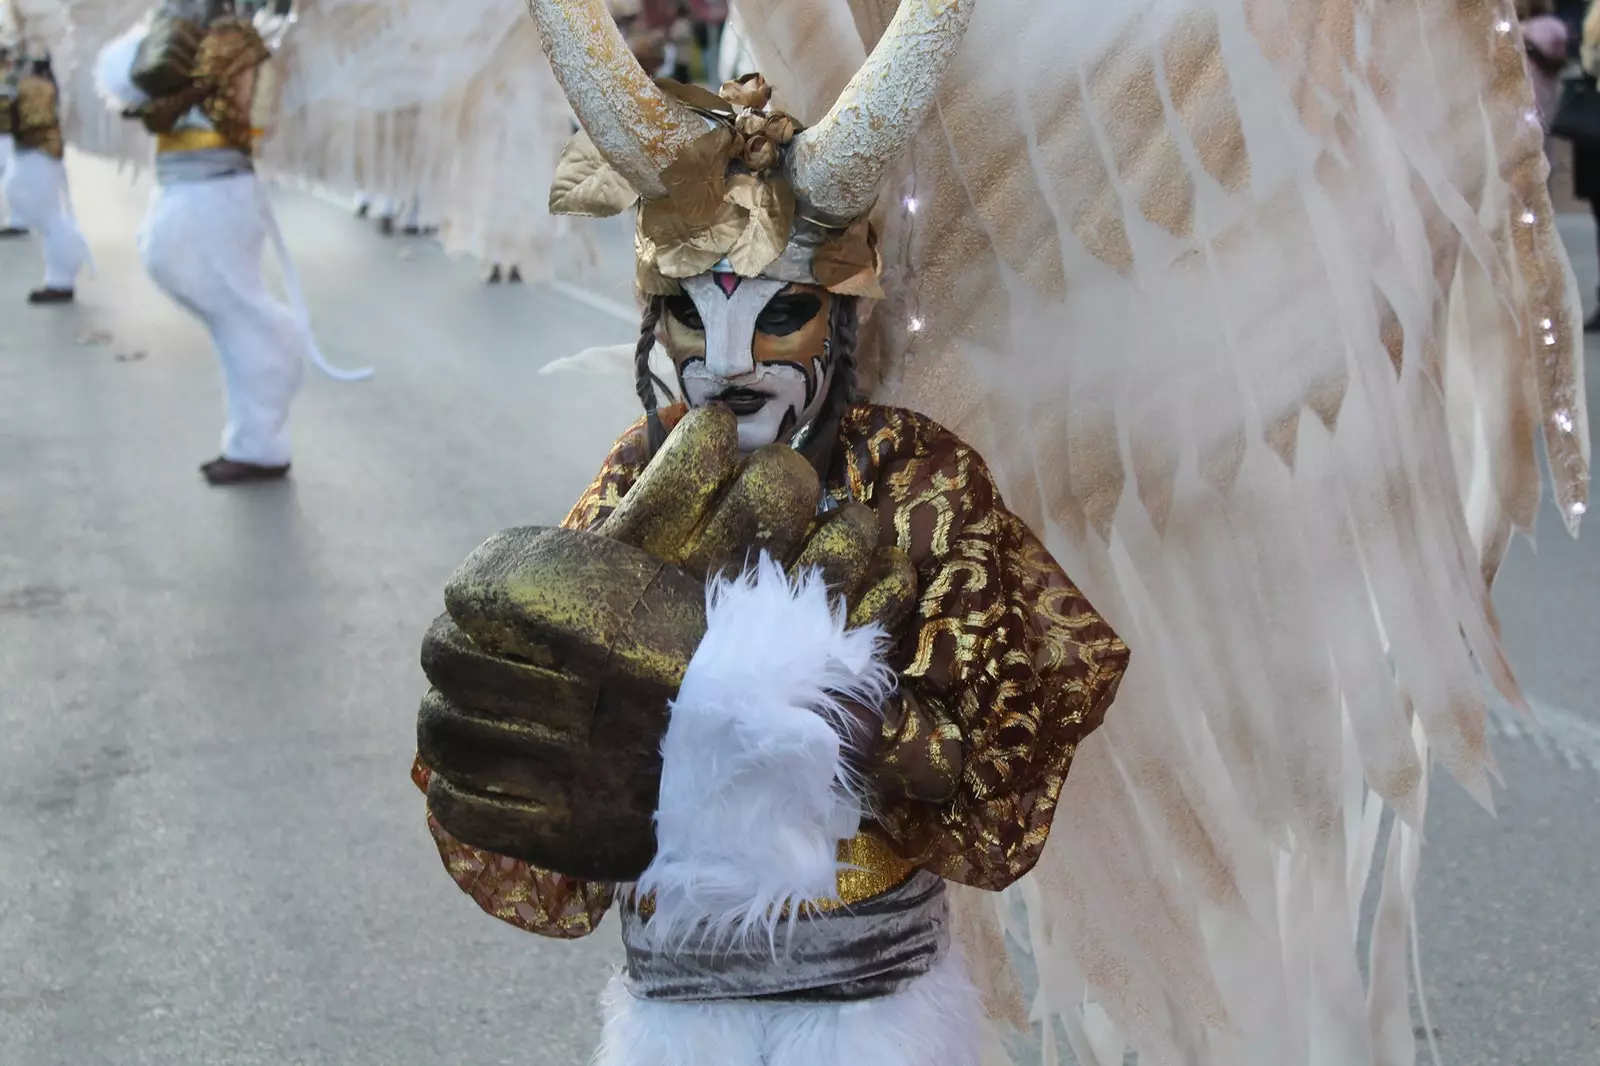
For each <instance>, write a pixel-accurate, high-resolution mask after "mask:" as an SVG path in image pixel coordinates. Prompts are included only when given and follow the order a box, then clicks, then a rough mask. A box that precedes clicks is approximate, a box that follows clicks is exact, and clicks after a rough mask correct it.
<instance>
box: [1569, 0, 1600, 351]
mask: <svg viewBox="0 0 1600 1066" xmlns="http://www.w3.org/2000/svg"><path fill="white" fill-rule="evenodd" d="M1579 56H1580V58H1581V60H1582V63H1583V73H1584V77H1585V78H1587V79H1588V80H1589V91H1590V92H1593V91H1594V84H1595V80H1594V79H1595V73H1596V71H1597V69H1600V0H1593V2H1591V3H1590V4H1589V13H1588V14H1587V15H1585V16H1584V19H1583V43H1582V46H1581V47H1580V48H1579ZM1572 195H1573V196H1574V197H1576V198H1577V199H1579V200H1587V201H1589V211H1590V213H1591V214H1592V215H1594V219H1595V228H1596V231H1597V237H1600V140H1591V139H1588V138H1576V137H1575V138H1573V141H1572ZM1597 246H1600V241H1597ZM1583 331H1584V332H1585V333H1600V306H1596V308H1595V311H1594V313H1593V314H1591V315H1590V316H1589V318H1588V321H1586V322H1584V324H1583Z"/></svg>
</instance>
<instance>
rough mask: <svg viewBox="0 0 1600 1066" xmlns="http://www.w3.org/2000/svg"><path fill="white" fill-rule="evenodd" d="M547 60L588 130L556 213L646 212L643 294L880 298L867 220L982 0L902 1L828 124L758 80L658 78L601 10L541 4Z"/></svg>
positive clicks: (537, 13)
mask: <svg viewBox="0 0 1600 1066" xmlns="http://www.w3.org/2000/svg"><path fill="white" fill-rule="evenodd" d="M530 7H531V9H532V11H533V15H534V18H535V19H536V20H537V22H538V24H539V29H540V32H541V34H542V35H543V37H544V43H545V50H546V52H547V54H548V55H549V56H550V62H551V65H552V67H553V68H554V70H555V73H556V77H557V79H559V80H560V82H561V85H562V88H563V89H564V90H565V91H566V94H567V98H568V100H569V101H570V102H571V104H572V107H573V110H574V111H576V112H577V115H578V118H579V120H580V121H581V122H582V124H583V126H584V130H585V132H583V133H580V134H578V135H577V136H576V137H575V138H573V140H572V142H571V143H570V144H569V145H568V146H567V150H566V152H565V153H564V155H563V158H562V161H561V165H560V167H559V168H558V170H557V173H556V179H555V183H554V187H553V188H552V190H551V195H550V208H551V211H552V212H554V213H557V214H568V215H584V216H591V217H598V216H607V215H614V214H618V213H620V212H622V211H624V210H626V209H628V208H629V207H631V206H633V204H634V203H635V202H638V201H641V200H642V201H643V203H642V205H641V207H640V211H639V225H638V233H637V238H636V246H637V251H638V256H639V279H638V280H639V286H640V289H641V290H642V291H643V292H644V293H645V294H647V295H665V294H671V293H674V292H677V291H678V279H682V278H687V277H692V276H694V275H696V274H701V273H704V272H706V271H708V270H713V269H716V270H721V271H726V272H729V273H733V274H737V275H739V276H741V277H765V278H771V279H774V280H779V281H789V282H805V283H812V284H819V285H822V286H823V287H825V288H827V289H829V290H830V291H832V292H835V293H839V294H841V295H846V296H868V297H874V296H879V295H881V294H882V293H881V290H880V289H879V286H878V280H877V279H878V266H879V264H878V256H877V248H876V239H875V236H874V234H873V233H872V230H871V223H870V222H869V220H868V215H869V213H870V212H871V210H872V207H873V204H874V203H875V202H876V200H877V197H878V189H879V186H880V184H881V182H882V179H883V176H884V174H885V173H886V172H887V171H888V170H889V168H891V167H892V166H894V164H895V163H896V161H897V160H898V159H899V157H900V155H901V154H902V153H903V152H904V151H905V149H906V147H907V145H908V144H909V143H910V141H911V138H912V137H913V136H914V135H915V133H916V130H917V127H918V126H919V125H920V124H921V121H922V118H923V116H924V115H925V113H926V112H927V110H928V108H929V107H930V106H931V105H932V104H933V102H934V98H935V95H936V93H937V90H938V86H939V81H940V77H941V75H942V74H943V73H944V70H945V68H946V66H947V65H948V63H949V62H950V59H951V58H952V57H953V55H954V54H955V52H956V46H957V45H958V44H959V42H960V40H961V37H962V35H963V33H964V32H965V31H966V27H967V23H968V21H969V20H970V18H971V15H972V8H973V0H902V3H901V4H900V7H899V11H898V13H897V14H896V15H895V18H894V20H893V21H892V22H891V23H890V25H889V27H888V29H887V31H886V32H885V33H884V35H883V37H882V39H881V40H880V41H879V42H878V45H877V47H876V48H875V49H873V51H872V53H871V54H870V55H869V56H868V57H867V61H866V63H865V65H863V66H862V68H861V69H860V71H859V72H857V74H856V75H855V77H854V78H852V79H851V80H850V83H849V84H848V85H847V86H846V87H845V89H844V91H843V93H841V94H840V96H839V98H838V102H837V103H835V104H834V106H833V109H832V110H830V111H829V112H828V114H827V115H826V116H825V117H824V118H823V119H822V120H821V121H820V122H818V123H817V124H816V125H814V126H812V127H810V128H803V127H801V125H800V124H799V123H798V122H797V121H796V120H795V119H794V118H792V117H791V116H789V115H787V114H784V113H783V112H781V111H777V110H773V109H771V108H770V107H769V105H770V103H771V98H772V88H771V86H769V85H768V84H767V82H766V80H765V79H764V78H762V77H761V76H760V75H759V74H748V75H746V76H744V77H743V78H740V79H739V80H737V81H731V82H728V83H727V84H725V85H723V87H722V89H721V91H720V92H718V93H712V92H710V91H708V90H705V89H700V88H697V87H694V86H686V85H680V84H678V83H676V82H671V81H666V80H660V81H652V80H651V79H650V78H649V77H648V76H647V75H646V74H645V72H644V70H643V69H641V68H640V66H639V64H638V62H637V61H636V60H635V59H634V57H633V55H632V53H631V52H630V51H629V50H628V47H627V45H626V43H625V42H624V40H623V38H622V35H621V33H620V32H619V31H618V30H617V28H616V26H615V24H614V22H613V21H612V19H611V18H610V16H609V15H608V14H607V13H606V6H605V3H604V0H531V3H530Z"/></svg>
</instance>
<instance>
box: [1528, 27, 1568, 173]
mask: <svg viewBox="0 0 1600 1066" xmlns="http://www.w3.org/2000/svg"><path fill="white" fill-rule="evenodd" d="M1517 21H1518V22H1519V23H1521V26H1522V42H1523V49H1524V54H1523V62H1524V63H1525V64H1526V66H1527V69H1528V80H1529V81H1530V82H1532V83H1533V98H1534V102H1535V103H1536V104H1537V105H1538V108H1539V120H1540V121H1541V122H1542V123H1544V127H1545V129H1546V130H1548V129H1549V128H1550V120H1551V119H1552V118H1553V117H1555V113H1556V105H1557V104H1558V103H1559V102H1560V100H1561V72H1562V71H1563V70H1565V69H1566V67H1567V45H1568V36H1567V24H1566V23H1565V22H1562V21H1561V20H1560V19H1559V18H1557V17H1556V14H1555V6H1554V4H1553V2H1552V0H1517ZM1548 154H1549V152H1548V150H1547V151H1546V155H1548Z"/></svg>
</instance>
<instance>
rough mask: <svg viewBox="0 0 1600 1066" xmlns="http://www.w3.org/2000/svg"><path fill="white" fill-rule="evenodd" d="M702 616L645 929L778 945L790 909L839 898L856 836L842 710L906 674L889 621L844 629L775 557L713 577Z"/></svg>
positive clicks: (672, 736) (814, 577)
mask: <svg viewBox="0 0 1600 1066" xmlns="http://www.w3.org/2000/svg"><path fill="white" fill-rule="evenodd" d="M706 613H707V618H706V622H707V625H706V635H705V638H704V639H703V640H702V641H701V642H700V646H699V648H698V649H697V650H696V652H695V655H694V658H693V659H692V660H691V661H690V663H689V668H688V671H687V672H686V673H685V675H684V679H683V684H682V686H681V687H680V688H679V691H678V698H677V700H676V701H675V702H674V703H673V705H672V716H671V719H670V720H669V723H668V726H667V733H666V737H665V739H664V740H663V742H662V756H663V762H664V765H663V768H662V774H661V792H660V799H659V803H658V806H657V811H656V841H657V852H656V857H655V860H654V861H653V862H652V863H651V864H650V868H649V869H648V870H646V871H645V873H644V875H643V877H642V878H641V879H640V881H639V889H640V891H642V892H647V893H653V894H654V896H655V913H654V915H653V916H652V918H651V920H650V923H649V926H648V931H649V932H648V935H649V936H650V937H651V938H652V939H653V940H655V942H657V943H658V944H662V945H664V946H667V947H671V946H673V945H678V944H682V943H683V942H684V940H685V939H686V938H688V937H690V936H695V937H704V938H706V939H707V940H709V941H710V942H712V943H722V942H724V941H726V942H730V943H731V942H736V941H743V940H745V939H754V938H756V937H765V938H766V939H767V940H768V941H769V943H775V932H776V926H777V923H778V921H779V915H780V913H781V912H782V910H783V908H784V905H785V904H788V903H799V902H803V901H805V900H814V899H833V898H835V897H836V894H837V891H838V888H837V875H838V861H837V859H838V845H839V842H840V841H841V840H845V839H848V838H849V837H850V836H852V835H853V834H854V833H855V832H856V830H857V829H858V828H859V826H860V822H861V814H862V797H861V792H860V789H859V788H857V787H856V786H855V784H854V782H853V781H852V778H851V775H850V773H849V770H848V768H847V765H846V760H845V755H846V753H847V746H846V743H845V742H844V741H842V740H841V739H840V737H841V735H842V734H843V735H848V733H849V730H850V726H851V724H852V722H853V719H850V718H849V717H848V716H847V715H846V714H845V712H844V711H843V709H842V708H841V706H840V700H841V699H847V700H851V701H854V702H856V703H859V704H863V705H865V706H867V707H869V708H873V709H877V708H879V707H881V706H882V704H883V701H884V700H885V699H886V698H887V697H888V695H889V694H890V692H891V691H892V690H893V687H894V674H893V672H892V671H891V670H890V669H889V668H888V666H887V665H886V664H885V663H884V660H883V652H884V646H885V634H884V632H883V630H882V628H881V627H878V626H870V627H865V628H862V629H855V630H850V629H847V628H846V622H845V613H844V606H843V604H842V603H839V602H837V601H836V600H835V599H834V598H833V597H831V596H830V595H829V592H828V588H827V585H826V584H825V583H824V581H823V580H822V578H821V576H820V575H819V574H817V573H815V572H813V573H809V574H805V575H802V576H801V577H800V578H799V579H797V580H794V581H791V580H790V579H789V578H788V577H787V576H786V575H785V574H784V572H783V571H782V569H780V568H779V567H778V565H777V564H776V563H774V562H773V561H772V560H771V559H770V558H768V557H767V556H766V555H765V554H763V555H762V557H761V558H760V560H758V561H757V562H756V563H755V564H754V566H752V567H751V568H750V569H748V570H746V571H745V573H744V574H743V575H741V576H740V577H738V578H736V579H734V580H731V581H729V580H722V579H717V580H714V581H713V582H712V583H711V585H710V587H709V589H708V592H707V612H706Z"/></svg>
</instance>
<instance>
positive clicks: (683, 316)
mask: <svg viewBox="0 0 1600 1066" xmlns="http://www.w3.org/2000/svg"><path fill="white" fill-rule="evenodd" d="M666 303H667V313H668V314H669V315H671V316H672V317H673V318H675V319H677V320H678V321H679V322H682V323H683V324H684V325H685V326H686V327H688V328H689V329H695V330H699V331H701V332H702V333H703V332H705V328H706V324H705V322H703V321H702V320H701V318H700V309H699V308H698V307H696V306H695V305H694V298H693V297H692V296H689V295H688V294H687V293H680V294H679V295H677V296H669V297H667V301H666Z"/></svg>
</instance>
